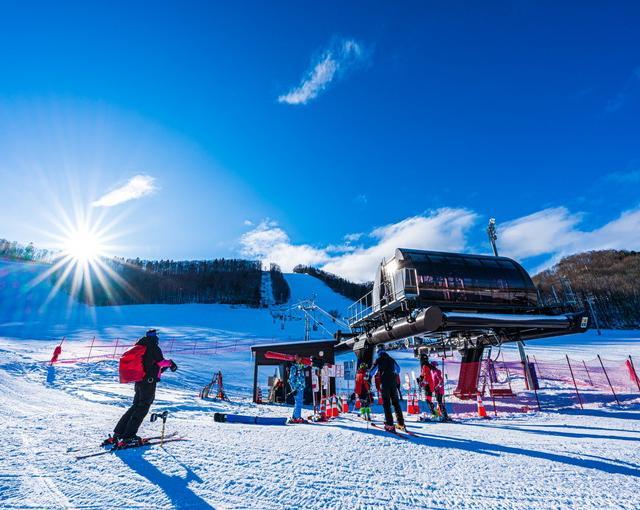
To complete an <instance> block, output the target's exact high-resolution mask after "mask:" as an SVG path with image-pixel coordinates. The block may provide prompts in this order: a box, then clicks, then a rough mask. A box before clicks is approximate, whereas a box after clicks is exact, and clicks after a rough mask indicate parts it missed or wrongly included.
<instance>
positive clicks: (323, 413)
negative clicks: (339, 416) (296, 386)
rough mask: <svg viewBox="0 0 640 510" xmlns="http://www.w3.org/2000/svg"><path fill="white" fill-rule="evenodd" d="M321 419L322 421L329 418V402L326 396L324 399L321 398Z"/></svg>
mask: <svg viewBox="0 0 640 510" xmlns="http://www.w3.org/2000/svg"><path fill="white" fill-rule="evenodd" d="M320 419H321V420H322V421H326V420H327V403H326V401H325V399H324V397H322V399H320Z"/></svg>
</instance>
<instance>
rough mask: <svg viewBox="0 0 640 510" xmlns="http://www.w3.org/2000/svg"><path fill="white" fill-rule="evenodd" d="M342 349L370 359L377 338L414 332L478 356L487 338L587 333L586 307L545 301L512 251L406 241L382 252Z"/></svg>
mask: <svg viewBox="0 0 640 510" xmlns="http://www.w3.org/2000/svg"><path fill="white" fill-rule="evenodd" d="M348 322H349V326H350V331H349V332H338V333H337V334H336V338H337V340H338V345H337V346H336V349H337V350H338V351H340V350H348V349H352V350H353V351H355V353H356V355H357V356H358V360H359V362H365V363H371V359H372V357H373V349H374V347H375V346H376V345H378V344H384V343H387V342H392V341H397V340H403V339H407V338H412V339H413V340H412V341H413V342H414V345H415V346H416V348H417V349H416V350H417V352H424V351H427V352H440V353H442V352H446V351H447V349H449V350H453V349H456V350H458V351H460V352H461V353H462V355H463V360H464V361H469V362H470V361H479V360H480V359H481V356H482V351H483V349H484V347H485V346H487V345H499V344H502V343H506V342H518V341H524V340H532V339H536V338H545V337H550V336H559V335H566V334H572V333H582V332H584V331H586V329H587V326H588V316H587V315H586V313H585V312H583V311H582V312H568V313H559V314H558V313H554V310H552V309H550V308H546V307H544V306H543V305H542V304H541V300H540V299H539V296H538V291H537V289H536V287H535V285H534V284H533V281H532V280H531V277H530V276H529V274H528V273H527V272H526V270H525V269H524V268H523V267H522V266H521V265H520V264H518V263H517V262H515V261H514V260H512V259H510V258H507V257H498V256H486V255H468V254H461V253H445V252H436V251H424V250H411V249H403V248H399V249H397V250H396V251H395V254H394V255H393V257H391V258H390V259H387V260H383V261H382V262H381V263H380V265H379V267H378V269H377V272H376V275H375V280H374V285H373V290H372V291H371V292H369V293H368V294H366V295H365V296H363V297H362V298H360V299H359V300H358V301H356V302H355V303H354V304H353V305H351V307H350V310H349V320H348Z"/></svg>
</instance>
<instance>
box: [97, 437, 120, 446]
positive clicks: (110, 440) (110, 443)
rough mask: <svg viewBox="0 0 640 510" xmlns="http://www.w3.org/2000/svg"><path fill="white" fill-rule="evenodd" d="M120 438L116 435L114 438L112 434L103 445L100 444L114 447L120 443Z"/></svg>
mask: <svg viewBox="0 0 640 510" xmlns="http://www.w3.org/2000/svg"><path fill="white" fill-rule="evenodd" d="M119 439H120V438H119V437H118V436H116V435H115V434H114V435H113V436H112V435H111V434H109V437H108V438H107V439H105V440H104V441H102V443H100V446H114V445H115V444H117V443H118V440H119Z"/></svg>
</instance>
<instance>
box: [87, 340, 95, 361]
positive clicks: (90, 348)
mask: <svg viewBox="0 0 640 510" xmlns="http://www.w3.org/2000/svg"><path fill="white" fill-rule="evenodd" d="M95 341H96V337H95V336H94V337H93V339H92V340H91V347H89V356H87V361H89V359H90V358H91V351H93V343H94V342H95Z"/></svg>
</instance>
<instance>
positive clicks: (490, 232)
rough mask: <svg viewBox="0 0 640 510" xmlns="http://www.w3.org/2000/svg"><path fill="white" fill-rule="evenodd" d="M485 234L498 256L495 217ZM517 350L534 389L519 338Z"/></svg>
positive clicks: (490, 219) (526, 376) (526, 379)
mask: <svg viewBox="0 0 640 510" xmlns="http://www.w3.org/2000/svg"><path fill="white" fill-rule="evenodd" d="M487 235H488V236H489V242H490V243H491V248H492V249H493V255H494V256H496V257H497V256H498V247H497V246H496V241H497V240H498V232H497V230H496V219H495V218H489V224H488V225H487ZM516 343H517V345H518V352H519V353H520V361H521V362H522V367H523V368H524V375H525V382H526V383H527V389H529V390H531V389H535V385H534V382H533V377H531V370H529V362H528V361H527V353H526V352H525V350H524V343H523V342H522V341H521V340H518V341H517V342H516Z"/></svg>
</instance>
